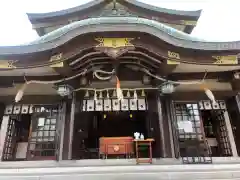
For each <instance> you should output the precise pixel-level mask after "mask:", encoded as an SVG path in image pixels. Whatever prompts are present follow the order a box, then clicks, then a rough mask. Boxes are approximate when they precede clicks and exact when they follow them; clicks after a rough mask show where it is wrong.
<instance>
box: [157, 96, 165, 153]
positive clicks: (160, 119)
mask: <svg viewBox="0 0 240 180" xmlns="http://www.w3.org/2000/svg"><path fill="white" fill-rule="evenodd" d="M156 99H157V112H158V123H159V128H160V137H161V138H160V139H161V149H162V157H167V152H166V151H167V150H166V143H165V138H166V137H165V129H166V127H164V121H165V120H166V119H165V120H164V119H163V113H162V104H161V100H160V97H159V96H158V95H157V98H156Z"/></svg>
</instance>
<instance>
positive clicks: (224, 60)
mask: <svg viewBox="0 0 240 180" xmlns="http://www.w3.org/2000/svg"><path fill="white" fill-rule="evenodd" d="M212 57H213V58H214V59H215V60H216V61H215V62H214V63H213V64H221V65H232V64H238V57H237V55H228V56H212Z"/></svg>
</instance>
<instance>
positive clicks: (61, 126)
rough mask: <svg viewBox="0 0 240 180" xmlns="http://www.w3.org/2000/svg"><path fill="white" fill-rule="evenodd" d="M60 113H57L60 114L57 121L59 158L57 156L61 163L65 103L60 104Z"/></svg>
mask: <svg viewBox="0 0 240 180" xmlns="http://www.w3.org/2000/svg"><path fill="white" fill-rule="evenodd" d="M60 109H61V111H60V112H58V113H61V114H60V118H59V119H58V120H60V125H59V126H60V127H59V128H60V129H59V130H60V132H59V133H60V139H59V141H60V142H59V143H60V144H59V156H58V160H59V161H61V160H62V159H63V143H64V134H65V131H64V129H65V119H66V102H63V103H62V107H61V108H60Z"/></svg>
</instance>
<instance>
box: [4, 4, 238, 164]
mask: <svg viewBox="0 0 240 180" xmlns="http://www.w3.org/2000/svg"><path fill="white" fill-rule="evenodd" d="M200 14H201V11H179V10H170V9H164V8H160V7H153V6H151V5H147V4H144V3H141V2H139V1H135V0H95V1H91V2H89V3H87V4H84V5H81V6H78V7H74V8H70V9H67V10H61V11H56V12H49V13H42V14H39V13H29V14H27V15H28V18H29V20H30V22H31V23H32V26H33V29H34V30H36V31H37V33H38V34H39V36H40V37H39V38H38V39H36V40H35V41H32V42H30V43H28V44H23V45H19V46H11V47H0V103H1V106H0V112H1V116H2V118H1V138H0V139H1V142H0V144H1V146H0V156H1V160H2V161H36V160H38V161H44V162H45V160H54V161H62V160H82V159H119V158H123V159H135V158H136V159H137V163H141V161H140V160H139V161H138V159H139V158H142V157H143V158H144V160H145V161H144V162H150V163H152V162H153V161H152V159H164V158H172V159H179V160H181V162H183V163H195V164H196V163H212V162H214V161H213V158H219V157H226V158H227V157H229V158H232V157H238V156H239V155H240V140H239V139H240V124H239V122H240V121H239V117H240V116H239V115H240V114H239V95H238V94H239V90H240V86H239V84H240V65H239V52H240V42H238V41H236V42H209V41H207V40H204V39H199V38H196V37H193V36H192V35H190V33H191V32H192V30H193V28H194V27H195V26H196V25H197V21H198V18H199V17H200ZM146 159H147V160H146ZM46 162H47V161H46Z"/></svg>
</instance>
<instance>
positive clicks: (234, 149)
mask: <svg viewBox="0 0 240 180" xmlns="http://www.w3.org/2000/svg"><path fill="white" fill-rule="evenodd" d="M224 119H225V124H226V127H227V133H228V138H229V141H230V146H231V149H232V155H233V157H238V153H237V147H236V143H235V140H234V136H233V131H232V125H231V122H230V119H229V116H228V112H227V110H226V111H225V112H224Z"/></svg>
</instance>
